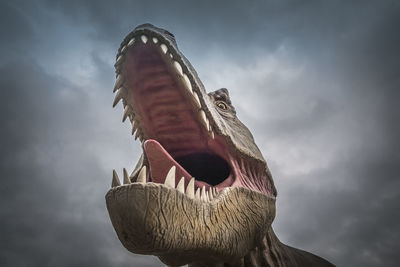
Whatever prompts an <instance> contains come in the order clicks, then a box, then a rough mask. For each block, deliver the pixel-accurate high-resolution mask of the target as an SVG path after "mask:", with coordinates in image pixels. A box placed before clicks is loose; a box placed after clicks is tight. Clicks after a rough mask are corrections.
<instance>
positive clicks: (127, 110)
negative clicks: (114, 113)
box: [122, 105, 131, 122]
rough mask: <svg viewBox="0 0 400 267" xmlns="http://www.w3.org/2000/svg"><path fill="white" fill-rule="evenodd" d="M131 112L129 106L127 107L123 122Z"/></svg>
mask: <svg viewBox="0 0 400 267" xmlns="http://www.w3.org/2000/svg"><path fill="white" fill-rule="evenodd" d="M130 110H131V108H130V107H129V106H128V105H126V107H125V110H124V116H123V117H122V122H124V121H125V120H126V118H127V117H128V115H129V114H130Z"/></svg>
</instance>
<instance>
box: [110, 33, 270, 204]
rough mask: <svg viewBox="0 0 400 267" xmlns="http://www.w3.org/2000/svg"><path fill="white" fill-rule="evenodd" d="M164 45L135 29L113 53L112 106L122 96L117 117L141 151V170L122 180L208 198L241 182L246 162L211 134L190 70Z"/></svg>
mask: <svg viewBox="0 0 400 267" xmlns="http://www.w3.org/2000/svg"><path fill="white" fill-rule="evenodd" d="M167 43H168V40H167V39H165V37H164V36H162V35H158V34H157V33H156V32H141V31H135V32H134V33H132V34H131V35H128V36H127V38H126V39H125V41H124V42H123V44H122V45H121V48H120V50H119V53H118V56H117V61H116V64H115V66H116V70H117V71H116V72H117V79H116V84H115V87H114V92H116V97H115V100H114V104H113V105H114V106H115V105H116V104H117V103H118V102H119V101H120V100H121V99H122V103H123V105H124V116H123V120H125V119H126V118H128V117H129V119H130V121H131V123H132V134H133V135H135V139H137V138H138V139H139V140H140V141H141V142H142V146H143V151H144V159H143V167H142V169H141V170H137V171H136V172H133V173H132V174H131V175H130V176H129V177H128V179H124V180H125V181H126V182H142V183H144V182H153V183H160V184H166V185H168V186H171V187H174V188H176V189H178V190H179V191H181V192H182V193H185V192H186V193H187V194H188V196H189V197H192V198H194V199H198V200H203V201H205V200H212V199H213V198H214V197H215V196H216V195H217V194H218V192H220V191H221V190H222V189H223V188H226V187H231V186H241V185H242V183H241V180H240V179H239V178H240V177H242V176H243V168H246V166H244V164H243V162H240V161H239V160H237V159H236V157H235V156H234V155H233V154H234V153H232V151H230V150H229V148H228V145H227V143H226V141H225V139H224V138H222V137H221V136H219V135H218V134H217V133H216V129H215V128H214V127H213V121H212V119H210V118H211V116H209V112H208V108H207V103H205V100H204V99H203V95H202V92H201V91H200V90H199V89H198V88H197V85H196V83H194V82H193V81H194V77H193V75H192V72H191V70H189V69H188V67H187V66H186V64H185V59H184V58H183V56H181V55H180V54H179V53H178V52H177V51H176V50H175V49H174V47H173V46H171V45H167ZM128 180H129V181H128ZM264 193H265V192H264Z"/></svg>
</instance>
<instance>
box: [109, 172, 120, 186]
mask: <svg viewBox="0 0 400 267" xmlns="http://www.w3.org/2000/svg"><path fill="white" fill-rule="evenodd" d="M120 185H121V182H120V181H119V178H118V174H117V172H116V171H115V170H113V179H112V182H111V188H113V187H116V186H120Z"/></svg>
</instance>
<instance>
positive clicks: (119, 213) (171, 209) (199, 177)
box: [106, 24, 332, 266]
mask: <svg viewBox="0 0 400 267" xmlns="http://www.w3.org/2000/svg"><path fill="white" fill-rule="evenodd" d="M115 66H116V73H117V81H116V86H115V89H114V91H116V99H115V101H114V105H116V104H117V103H118V102H119V101H120V100H121V99H122V103H123V105H124V108H125V112H124V118H127V117H129V119H130V121H131V122H132V125H133V132H136V137H137V138H139V140H140V141H141V142H142V146H143V154H142V156H141V158H140V160H139V162H138V163H137V166H136V168H135V170H134V171H133V172H132V174H131V175H128V174H127V172H126V171H124V182H123V185H120V181H119V178H118V177H117V175H116V173H114V176H113V183H112V188H111V189H110V191H109V192H108V193H107V195H106V202H107V209H108V212H109V215H110V219H111V221H112V224H113V226H114V228H115V231H116V233H117V235H118V237H119V239H120V241H121V243H122V244H123V245H124V246H125V247H126V248H127V249H128V250H129V251H131V252H133V253H139V254H149V255H155V256H158V257H159V258H160V260H161V261H162V262H164V263H165V264H167V265H170V266H181V265H185V264H188V265H189V266H332V264H331V263H329V262H327V261H326V260H324V259H322V258H320V257H318V256H315V255H313V254H311V253H308V252H305V251H302V250H298V249H295V248H291V247H289V246H286V245H284V244H282V243H281V242H280V241H279V240H278V238H277V237H276V236H275V234H274V232H273V230H272V227H271V223H272V221H273V219H274V217H275V200H276V195H277V194H276V189H275V186H274V183H273V180H272V176H271V174H270V172H269V170H268V167H267V164H266V162H265V160H264V158H263V156H262V154H261V152H260V150H259V149H258V147H257V145H256V144H255V142H254V139H253V136H252V135H251V133H250V131H249V130H248V129H247V127H246V126H245V125H243V123H241V122H240V120H239V119H238V118H237V116H236V111H235V108H234V107H233V105H232V103H231V100H230V98H229V93H228V90H227V89H224V88H223V89H219V90H217V91H215V92H212V93H209V94H207V93H206V91H205V89H204V86H203V84H202V83H201V81H200V79H199V78H198V76H197V74H196V72H195V70H194V68H193V67H192V66H191V64H190V62H189V61H188V60H187V59H186V58H185V57H184V56H183V55H182V54H181V53H180V52H179V50H178V48H177V45H176V42H175V39H174V36H173V35H172V34H171V33H169V32H167V31H165V30H163V29H159V28H156V27H154V26H152V25H150V24H144V25H140V26H138V27H137V28H136V29H135V30H134V31H133V32H132V33H130V34H129V35H128V36H127V37H126V38H125V40H124V41H123V42H122V44H121V47H120V49H119V51H118V55H117V61H116V64H115ZM194 177H195V178H194Z"/></svg>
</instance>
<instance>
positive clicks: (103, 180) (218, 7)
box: [0, 1, 400, 266]
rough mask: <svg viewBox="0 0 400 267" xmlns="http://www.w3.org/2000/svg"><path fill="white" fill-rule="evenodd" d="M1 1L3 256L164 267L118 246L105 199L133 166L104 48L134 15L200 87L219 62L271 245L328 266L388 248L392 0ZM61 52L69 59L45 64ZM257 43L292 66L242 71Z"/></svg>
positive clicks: (394, 193) (132, 147) (392, 199)
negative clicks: (261, 195)
mask: <svg viewBox="0 0 400 267" xmlns="http://www.w3.org/2000/svg"><path fill="white" fill-rule="evenodd" d="M0 12H1V21H2V23H1V24H0V30H1V34H2V36H5V37H6V38H3V39H2V41H1V44H0V47H1V51H0V55H1V58H2V62H1V63H0V86H1V91H0V94H1V95H0V121H1V124H2V132H1V135H2V136H1V138H0V147H1V151H2V153H1V160H0V164H1V165H0V166H1V173H2V174H3V183H2V186H1V187H0V194H1V201H0V214H1V218H2V221H1V222H0V229H1V230H0V231H1V233H0V235H1V236H2V240H3V242H2V244H1V245H0V246H1V252H0V264H1V265H2V266H54V265H57V266H74V265H77V266H82V265H97V266H128V265H129V266H132V265H135V264H136V265H139V266H161V263H160V262H159V261H158V260H157V259H156V258H154V257H148V256H137V255H133V254H130V253H128V252H127V251H126V250H125V249H124V248H123V247H122V246H121V244H120V243H119V241H118V239H117V237H116V235H115V233H114V231H113V229H112V226H111V224H110V222H109V219H108V214H107V212H106V209H105V203H104V194H105V192H106V191H107V190H108V187H109V184H110V180H111V170H112V168H116V169H118V170H121V168H122V167H127V168H128V169H130V170H131V169H132V168H133V164H134V160H135V159H137V157H138V154H139V146H138V144H135V143H134V142H133V141H132V140H131V138H130V136H129V132H130V130H129V126H128V125H122V124H121V123H120V120H121V117H122V111H121V108H120V107H118V108H117V109H116V110H112V109H111V102H112V97H113V96H112V92H111V88H112V84H113V79H114V73H113V67H112V60H113V58H114V56H115V53H116V49H117V47H118V45H119V43H120V41H121V40H122V38H123V37H124V35H125V34H126V33H128V32H129V31H130V30H132V29H133V28H134V27H135V26H136V25H137V24H140V23H144V22H151V23H154V24H155V25H157V26H162V27H166V28H167V29H168V30H170V31H171V32H173V33H174V34H175V35H176V38H177V41H178V44H179V45H180V47H181V48H182V50H183V51H184V52H185V54H186V56H187V57H188V58H189V59H190V60H191V62H192V63H193V65H194V66H195V67H197V69H198V71H199V74H200V76H201V77H205V84H206V85H207V86H208V87H210V88H208V90H211V89H215V88H216V87H218V86H224V85H221V84H219V82H216V81H217V79H216V78H215V77H216V76H218V75H222V74H221V73H219V71H222V70H223V69H227V70H228V71H227V73H225V74H224V76H223V77H224V78H225V77H226V78H227V79H228V80H227V81H226V83H227V84H229V85H230V87H228V88H229V89H230V90H231V92H232V98H233V99H232V100H233V102H234V104H235V106H236V107H237V109H238V113H239V117H240V118H241V119H243V121H244V122H245V123H246V124H247V125H248V126H249V127H250V128H251V130H252V132H253V133H254V135H255V137H256V140H257V143H258V145H259V146H260V148H262V150H263V153H264V155H265V156H266V158H267V159H268V161H269V165H270V166H271V169H272V173H273V175H274V177H275V182H276V184H277V189H278V193H279V197H278V210H277V212H278V213H277V218H276V220H275V222H274V228H275V229H276V231H277V232H278V236H279V237H280V238H281V240H282V241H284V242H287V243H288V244H290V245H293V246H297V247H300V248H303V249H307V250H310V251H312V252H315V253H318V254H319V255H322V256H324V257H326V258H328V259H329V260H331V261H332V262H334V263H336V264H337V265H338V266H396V263H397V262H398V261H399V260H400V259H399V256H398V255H397V251H398V250H399V245H398V240H399V233H400V229H399V226H398V225H399V223H398V222H399V214H398V212H397V207H396V205H398V203H399V201H400V199H399V198H400V192H399V189H398V188H399V182H398V177H399V171H398V166H399V163H400V159H399V155H398V151H400V148H399V145H398V138H399V129H400V127H399V126H398V123H397V122H398V121H399V114H400V113H399V112H398V108H397V106H398V105H397V101H398V99H399V91H398V88H399V78H398V75H397V73H398V69H399V62H398V58H399V52H398V47H400V39H399V35H398V34H397V31H398V25H399V18H400V16H399V13H400V12H399V4H398V3H396V2H394V1H393V2H391V1H385V2H384V3H383V2H382V3H378V2H374V1H363V2H358V1H350V2H349V1H343V2H342V3H339V2H325V1H323V2H321V1H307V2H303V3H302V2H298V1H286V2H285V3H282V2H276V1H269V2H268V1H267V2H261V1H253V2H249V3H246V5H244V4H243V3H242V2H239V1H230V2H229V3H226V2H221V1H219V2H215V1H213V2H211V1H210V2H207V1H205V2H204V1H203V2H198V3H188V2H179V1H172V2H171V1H169V2H168V4H167V3H166V2H165V1H154V2H151V3H150V2H149V3H146V4H143V3H139V2H131V1H120V2H118V3H114V2H113V3H111V2H109V1H96V2H91V1H68V2H65V1H35V2H33V1H32V2H29V3H21V2H19V3H11V2H10V3H5V2H4V3H1V9H0ZM70 38H71V39H70ZM67 39H68V40H67ZM65 41H68V42H65ZM88 47H91V49H88ZM204 47H207V50H206V51H204V53H201V54H199V51H202V49H204ZM282 47H283V48H284V49H285V51H286V52H285V53H286V54H284V55H283V56H282V55H280V54H279V49H281V48H282ZM85 53H86V54H85ZM213 53H214V54H213ZM216 54H217V56H215V55H216ZM63 55H72V57H73V58H72V59H73V61H72V62H75V63H70V62H63V61H60V62H58V61H57V60H54V57H57V58H58V57H59V58H60V59H62V60H65V59H68V56H63ZM265 55H267V56H272V57H274V59H276V61H277V62H283V61H285V62H284V64H283V63H282V64H277V68H281V69H282V70H283V71H284V70H286V69H287V68H290V67H291V66H295V68H297V67H298V69H299V70H300V71H299V72H298V73H297V74H296V75H297V76H296V75H295V76H294V78H290V79H289V80H285V78H282V77H281V76H279V75H275V73H272V74H270V75H267V74H263V75H261V76H260V77H256V78H257V79H258V80H255V78H254V77H255V76H254V75H253V73H252V71H253V72H254V71H255V70H254V69H252V66H255V65H254V63H255V62H257V61H260V59H263V56H265ZM81 56H82V58H80V57H81ZM221 60H222V61H223V62H220V61H221ZM83 61H84V62H86V63H84V64H86V65H84V64H83V63H82V62H83ZM68 64H69V65H68ZM71 64H72V65H71ZM73 64H77V65H79V66H73ZM68 66H73V69H72V68H71V69H70V70H69V69H68ZM82 66H85V67H88V68H86V69H85V68H84V67H82ZM256 66H258V65H256ZM260 66H262V65H260ZM274 66H275V65H274ZM232 67H235V68H234V69H232ZM76 69H82V70H84V71H85V73H81V74H80V75H78V74H77V71H76ZM230 70H235V71H237V72H238V73H244V75H243V76H240V79H241V80H238V78H237V77H235V74H236V73H233V72H232V73H229V71H230ZM246 77H247V78H246ZM229 80H232V81H234V82H235V83H236V84H235V83H229V82H230V81H229ZM239 86H242V87H239ZM243 86H245V89H243ZM254 103H256V104H257V105H254ZM249 106H250V107H252V108H251V109H249V108H248V107H249ZM254 110H257V111H258V112H259V115H257V116H255V114H254Z"/></svg>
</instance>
